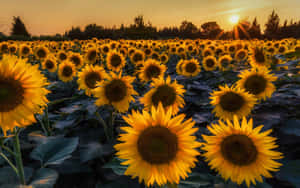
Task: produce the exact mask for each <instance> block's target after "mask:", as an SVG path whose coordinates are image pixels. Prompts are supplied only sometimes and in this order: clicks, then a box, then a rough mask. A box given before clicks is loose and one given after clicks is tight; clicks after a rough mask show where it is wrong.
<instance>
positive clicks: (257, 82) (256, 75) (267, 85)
mask: <svg viewBox="0 0 300 188" xmlns="http://www.w3.org/2000/svg"><path fill="white" fill-rule="evenodd" d="M269 72H270V71H269V70H268V69H267V68H259V69H256V68H253V69H252V70H251V71H248V70H245V71H244V72H242V73H241V74H240V75H239V77H240V78H241V79H240V80H239V81H238V82H237V86H238V87H240V88H243V89H245V90H246V91H247V92H249V93H251V94H253V95H255V97H256V98H257V99H263V100H266V98H267V97H268V98H270V97H271V96H272V94H273V92H274V91H275V90H276V88H275V86H274V84H273V83H272V82H274V81H276V79H277V77H275V76H273V74H270V73H269Z"/></svg>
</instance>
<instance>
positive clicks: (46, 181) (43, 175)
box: [30, 168, 58, 188]
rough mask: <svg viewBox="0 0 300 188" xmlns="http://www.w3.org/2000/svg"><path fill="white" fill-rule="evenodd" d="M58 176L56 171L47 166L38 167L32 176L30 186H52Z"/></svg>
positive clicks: (44, 187)
mask: <svg viewBox="0 0 300 188" xmlns="http://www.w3.org/2000/svg"><path fill="white" fill-rule="evenodd" d="M57 178H58V173H57V172H56V171H55V170H52V169H49V168H41V169H39V170H38V171H37V172H36V173H35V175H34V176H33V181H32V182H31V184H30V185H31V186H32V187H33V188H52V187H53V186H54V184H55V182H56V180H57Z"/></svg>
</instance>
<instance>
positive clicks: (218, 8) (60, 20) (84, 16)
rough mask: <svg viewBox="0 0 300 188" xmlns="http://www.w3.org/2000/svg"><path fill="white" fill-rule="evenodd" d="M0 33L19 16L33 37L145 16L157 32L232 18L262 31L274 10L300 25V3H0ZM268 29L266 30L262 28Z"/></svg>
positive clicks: (288, 0) (43, 0)
mask: <svg viewBox="0 0 300 188" xmlns="http://www.w3.org/2000/svg"><path fill="white" fill-rule="evenodd" d="M0 4H1V11H0V32H4V33H6V34H8V33H9V31H10V28H11V22H12V18H13V16H20V17H21V18H22V19H23V21H24V22H25V24H26V26H27V29H28V30H29V32H30V33H31V34H32V35H40V34H44V35H47V34H55V33H61V34H62V33H64V31H66V30H67V29H70V28H71V26H81V27H84V26H85V25H86V24H89V23H96V24H99V25H103V26H113V25H116V26H117V27H119V26H120V24H122V23H123V24H125V25H129V24H131V23H133V18H134V17H135V16H137V15H139V14H143V15H144V18H145V21H146V22H147V21H151V23H152V25H154V26H157V27H162V26H175V25H180V23H181V22H182V21H183V20H188V21H192V22H193V23H194V24H196V25H197V26H200V25H201V24H202V23H204V22H207V21H217V22H218V23H219V25H220V26H221V27H222V28H223V29H225V30H230V29H231V28H232V24H231V23H230V22H229V19H230V17H231V16H232V15H239V16H240V17H241V18H242V19H243V18H248V20H250V21H252V20H253V18H254V17H255V16H257V18H258V21H259V23H260V24H262V26H263V25H264V23H265V22H266V20H267V18H268V15H269V14H270V13H271V12H272V10H273V9H274V10H275V11H276V12H277V13H278V14H279V16H280V18H281V23H282V22H283V21H284V19H288V20H290V19H294V20H300V11H299V7H300V0H249V1H247V0H209V1H207V0H0ZM263 28H264V27H262V29H263Z"/></svg>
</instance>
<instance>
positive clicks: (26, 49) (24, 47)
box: [19, 44, 31, 57]
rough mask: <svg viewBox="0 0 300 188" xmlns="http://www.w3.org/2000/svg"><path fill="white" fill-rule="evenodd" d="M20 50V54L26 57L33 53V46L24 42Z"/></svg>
mask: <svg viewBox="0 0 300 188" xmlns="http://www.w3.org/2000/svg"><path fill="white" fill-rule="evenodd" d="M19 52H20V56H23V57H26V56H28V55H29V54H30V53H31V48H30V47H29V46H28V45H26V44H23V45H21V47H20V50H19Z"/></svg>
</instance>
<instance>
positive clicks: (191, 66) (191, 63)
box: [181, 59, 201, 77]
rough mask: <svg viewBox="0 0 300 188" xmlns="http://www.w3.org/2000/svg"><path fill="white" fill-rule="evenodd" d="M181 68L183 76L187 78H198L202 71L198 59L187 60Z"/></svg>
mask: <svg viewBox="0 0 300 188" xmlns="http://www.w3.org/2000/svg"><path fill="white" fill-rule="evenodd" d="M181 68H182V75H184V76H187V77H194V76H197V75H198V74H199V73H200V71H201V69H200V65H199V62H198V61H197V60H196V59H190V60H185V61H184V63H183V65H182V67H181Z"/></svg>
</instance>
